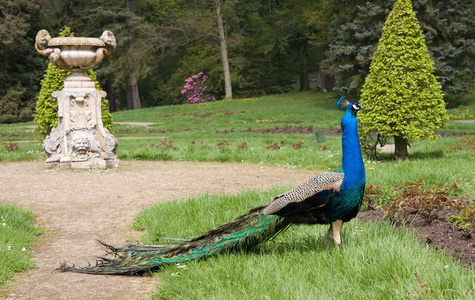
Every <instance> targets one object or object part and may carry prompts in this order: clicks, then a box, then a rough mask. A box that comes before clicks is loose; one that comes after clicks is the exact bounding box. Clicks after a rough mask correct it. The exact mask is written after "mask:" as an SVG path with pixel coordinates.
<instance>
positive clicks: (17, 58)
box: [0, 0, 44, 123]
mask: <svg viewBox="0 0 475 300" xmlns="http://www.w3.org/2000/svg"><path fill="white" fill-rule="evenodd" d="M39 2H40V1H39V0H17V1H7V0H0V78H1V79H0V123H13V122H21V121H27V120H31V118H32V117H33V108H34V105H35V96H36V93H37V92H38V89H39V81H40V77H41V72H42V68H43V66H44V62H43V59H42V58H41V57H40V56H39V55H38V53H36V50H35V47H34V37H35V35H36V32H35V31H37V27H36V26H35V25H36V24H37V22H38V21H39V14H38V12H39V8H40V6H39Z"/></svg>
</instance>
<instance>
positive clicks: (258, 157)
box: [0, 92, 475, 299]
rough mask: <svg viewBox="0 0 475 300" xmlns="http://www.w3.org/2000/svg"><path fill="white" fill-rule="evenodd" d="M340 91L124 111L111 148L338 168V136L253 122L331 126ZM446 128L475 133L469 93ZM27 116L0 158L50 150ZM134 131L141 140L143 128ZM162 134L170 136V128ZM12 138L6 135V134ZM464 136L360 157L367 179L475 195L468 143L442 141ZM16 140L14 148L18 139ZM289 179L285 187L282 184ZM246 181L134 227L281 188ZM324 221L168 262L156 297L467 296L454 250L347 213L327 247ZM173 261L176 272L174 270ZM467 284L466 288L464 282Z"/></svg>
mask: <svg viewBox="0 0 475 300" xmlns="http://www.w3.org/2000/svg"><path fill="white" fill-rule="evenodd" d="M337 100H338V99H337V97H336V96H334V95H332V94H330V95H328V94H316V93H314V92H303V93H298V92H293V93H288V94H284V95H272V96H265V97H259V98H249V99H234V100H223V101H217V102H214V103H204V104H194V105H186V104H185V105H176V106H164V107H154V108H147V109H139V110H135V111H121V112H116V113H114V114H113V118H114V121H115V122H151V123H153V124H151V125H149V126H139V125H137V124H135V125H134V124H123V125H115V126H114V128H113V130H112V132H113V134H114V135H115V136H116V137H117V138H118V140H119V148H118V152H117V153H118V155H119V158H120V159H122V160H124V159H140V160H177V161H178V160H182V161H218V162H236V163H265V164H269V165H277V166H281V167H286V168H298V169H310V170H321V171H327V170H333V169H338V168H340V165H341V137H340V136H338V135H326V136H325V141H324V142H322V143H314V142H313V141H314V139H315V137H314V135H313V134H297V133H288V132H285V133H278V134H269V133H268V134H262V133H257V132H256V131H259V130H266V129H276V128H279V129H282V128H296V127H302V128H304V129H307V128H309V127H310V126H311V128H319V129H338V128H339V122H340V119H341V117H342V116H343V113H344V112H343V111H340V110H338V109H337V108H336V101H337ZM448 113H449V115H452V116H451V120H450V121H449V125H448V126H447V127H446V128H443V129H441V130H440V132H443V133H450V134H453V133H467V134H471V135H474V134H475V123H467V122H466V123H461V122H457V121H459V120H460V119H464V120H474V119H475V118H474V117H473V115H475V97H473V95H472V96H471V97H468V98H467V101H466V102H465V103H464V106H461V107H459V108H458V110H455V109H452V110H449V112H448ZM27 125H31V123H23V124H12V125H0V161H21V160H38V161H44V159H45V155H44V153H43V151H42V149H41V146H40V144H39V142H38V141H36V142H35V141H33V140H34V139H35V136H34V134H33V133H32V132H31V128H27V127H22V126H27ZM139 138H140V139H139ZM165 138H166V139H165ZM6 141H12V142H6ZM460 141H461V137H458V136H455V137H454V136H452V137H443V138H439V139H436V140H435V141H433V142H430V141H412V142H411V148H410V150H409V153H410V158H409V159H408V160H406V161H404V162H397V161H394V160H392V159H391V158H390V156H383V158H384V160H383V161H379V162H376V161H371V160H368V159H366V160H365V165H366V172H367V183H368V184H370V185H378V186H380V187H381V188H382V190H383V192H384V193H385V194H386V195H389V194H390V193H391V192H392V189H391V186H392V185H395V184H402V183H405V182H409V181H412V182H415V181H418V180H421V179H422V180H424V181H425V183H426V184H427V185H432V184H437V185H443V184H444V183H452V182H455V181H459V186H460V189H461V192H460V196H463V197H466V198H468V199H472V200H475V191H474V189H473V185H474V184H475V159H474V158H475V151H474V150H473V149H472V150H470V149H465V150H462V151H457V152H450V151H447V150H448V149H449V148H450V147H453V146H454V145H455V144H457V143H459V142H460ZM16 147H17V148H16ZM285 188H289V187H285ZM285 188H284V187H279V188H277V190H267V191H247V192H243V193H241V194H239V195H232V196H223V195H217V196H214V195H210V196H205V195H203V196H200V197H198V198H197V199H190V200H188V201H185V202H183V201H182V202H171V203H166V204H161V205H157V206H154V207H153V208H151V209H147V210H144V211H143V212H142V213H141V214H140V215H139V216H138V217H137V220H136V224H135V226H136V228H140V229H146V231H145V234H144V240H145V241H148V242H151V241H153V240H154V239H156V238H158V237H161V236H177V237H181V236H184V237H189V236H192V235H194V234H196V233H200V232H202V231H204V230H206V229H209V228H211V227H213V226H215V225H217V224H220V223H223V222H227V221H229V220H232V219H233V218H234V217H236V216H238V215H240V214H242V213H243V212H245V211H247V210H248V209H249V208H250V207H252V206H254V205H261V204H265V203H267V202H268V201H269V199H271V198H272V196H274V195H276V194H278V193H280V192H282V191H284V190H285ZM325 231H326V228H324V227H321V226H320V227H319V226H300V227H297V226H296V227H293V228H291V229H289V230H288V231H286V232H285V233H284V234H282V235H281V236H279V237H278V238H276V239H274V240H272V241H270V242H268V243H266V244H264V245H261V246H259V247H258V248H256V249H255V250H254V251H252V252H250V253H237V254H233V255H228V256H220V257H217V258H211V259H208V260H206V261H199V262H191V263H187V267H186V269H182V268H180V269H178V268H177V266H168V267H166V268H164V269H163V270H161V271H160V276H159V278H160V280H159V284H158V285H157V296H156V297H157V298H161V297H163V298H170V299H180V298H181V299H203V298H206V299H238V298H244V299H350V298H352V299H366V298H368V299H399V298H414V297H416V298H417V299H464V298H466V299H471V298H474V297H473V296H474V295H473V290H474V284H475V283H474V282H475V279H474V278H475V276H474V275H475V274H474V273H473V271H472V270H467V269H465V268H463V267H462V266H460V265H459V264H458V263H457V262H455V261H453V259H452V258H451V257H448V256H446V255H443V254H441V253H439V252H436V251H428V249H427V248H426V246H424V245H420V244H418V243H417V242H416V241H414V240H413V238H412V235H411V233H410V232H407V231H404V230H400V229H396V228H394V227H393V226H390V225H376V224H372V223H369V224H358V223H357V222H356V221H352V222H350V223H349V224H348V225H345V226H344V229H343V244H344V246H343V247H342V251H340V252H336V251H326V250H325V249H324V242H323V239H322V237H323V236H324V234H325ZM177 272H178V273H177ZM466 291H467V294H466V293H465V292H466Z"/></svg>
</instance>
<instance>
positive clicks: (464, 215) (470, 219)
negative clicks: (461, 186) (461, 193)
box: [447, 202, 475, 238]
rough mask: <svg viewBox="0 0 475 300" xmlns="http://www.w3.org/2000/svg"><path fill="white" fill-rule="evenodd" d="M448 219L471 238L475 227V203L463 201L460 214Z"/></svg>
mask: <svg viewBox="0 0 475 300" xmlns="http://www.w3.org/2000/svg"><path fill="white" fill-rule="evenodd" d="M447 221H449V222H450V223H453V224H455V225H457V226H458V228H459V229H460V230H461V231H462V234H463V235H464V236H465V237H466V238H471V237H472V232H473V229H474V228H475V203H469V202H462V204H461V205H460V207H459V214H458V215H456V216H450V217H448V218H447Z"/></svg>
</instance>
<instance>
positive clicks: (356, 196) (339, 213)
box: [327, 185, 364, 222]
mask: <svg viewBox="0 0 475 300" xmlns="http://www.w3.org/2000/svg"><path fill="white" fill-rule="evenodd" d="M363 195H364V185H363V186H359V187H358V188H353V189H350V190H342V191H341V193H340V194H335V195H334V196H333V197H332V200H331V201H330V202H329V203H328V210H327V215H328V218H329V219H330V221H336V220H342V221H344V222H347V221H349V220H351V219H353V218H354V217H356V215H357V214H358V212H359V210H360V208H361V204H362V203H363Z"/></svg>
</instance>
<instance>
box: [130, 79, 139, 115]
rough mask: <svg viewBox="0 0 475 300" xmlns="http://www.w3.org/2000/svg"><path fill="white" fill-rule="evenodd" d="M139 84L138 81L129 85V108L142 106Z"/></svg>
mask: <svg viewBox="0 0 475 300" xmlns="http://www.w3.org/2000/svg"><path fill="white" fill-rule="evenodd" d="M140 107H141V105H140V98H139V86H138V84H137V81H135V83H129V84H128V85H127V109H137V108H140Z"/></svg>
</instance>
